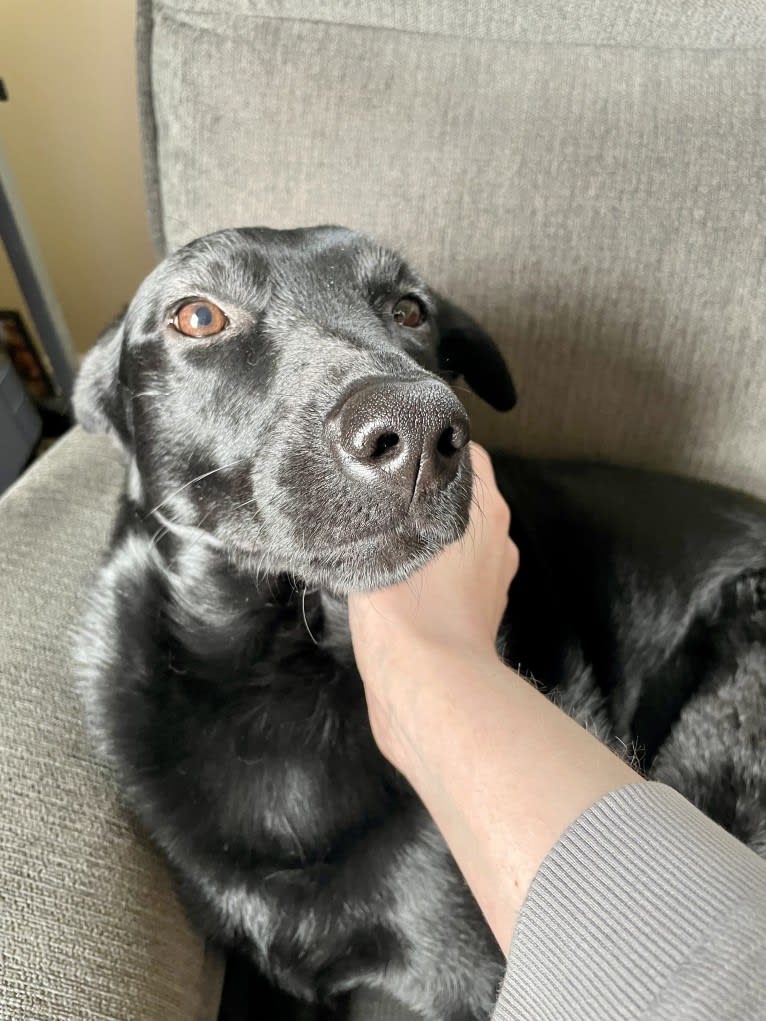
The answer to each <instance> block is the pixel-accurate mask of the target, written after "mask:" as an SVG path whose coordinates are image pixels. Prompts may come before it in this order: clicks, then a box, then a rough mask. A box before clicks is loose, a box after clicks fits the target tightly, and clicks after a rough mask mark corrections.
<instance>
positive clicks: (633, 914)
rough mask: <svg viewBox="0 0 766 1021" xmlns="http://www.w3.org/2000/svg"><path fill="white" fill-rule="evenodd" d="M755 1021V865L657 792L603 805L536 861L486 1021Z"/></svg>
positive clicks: (761, 960)
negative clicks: (497, 993) (489, 1020)
mask: <svg viewBox="0 0 766 1021" xmlns="http://www.w3.org/2000/svg"><path fill="white" fill-rule="evenodd" d="M632 1018H643V1019H646V1021H671V1019H673V1021H679V1019H686V1018H688V1019H689V1021H691V1019H692V1018H693V1019H694V1021H708V1019H710V1021H729V1019H731V1021H734V1019H737V1021H751V1019H753V1018H759V1019H766V862H764V861H763V860H762V859H761V858H759V857H758V856H757V855H755V854H754V853H753V852H752V851H750V850H748V848H746V847H745V846H744V845H742V844H740V843H739V842H738V841H737V840H735V839H734V838H733V837H731V836H729V834H728V833H726V832H725V831H724V830H722V829H721V828H720V827H719V826H716V825H715V824H714V823H712V822H710V820H709V819H707V818H706V817H705V816H704V815H702V814H701V813H700V812H698V811H697V809H696V808H694V807H693V806H692V805H690V804H689V802H688V801H686V800H685V799H684V798H682V797H681V796H680V795H679V794H677V793H676V792H675V791H673V790H671V788H669V787H666V786H664V785H663V784H656V783H645V784H633V785H631V786H629V787H624V788H622V790H619V791H614V792H613V793H611V794H608V795H607V796H606V797H605V798H602V800H601V801H598V802H597V803H596V804H595V805H593V806H592V807H591V808H589V809H588V811H587V812H585V813H584V814H583V815H582V816H580V818H579V819H578V820H577V821H576V822H575V823H574V824H573V825H572V826H571V827H570V828H569V829H568V830H567V832H566V833H565V834H564V835H563V837H562V838H561V840H559V842H558V843H557V844H556V846H555V847H554V848H553V849H552V850H551V852H550V854H549V855H548V856H547V858H546V859H545V861H544V862H543V864H542V866H541V868H540V870H539V872H538V874H537V876H536V877H535V879H534V882H533V883H532V886H531V888H530V890H529V893H528V895H527V899H526V901H525V903H524V906H523V908H522V911H521V913H520V915H519V918H518V921H517V924H516V930H515V933H514V937H513V944H512V946H511V953H510V957H509V960H508V967H507V970H506V974H505V979H504V982H503V985H502V988H501V991H500V997H499V1000H498V1003H497V1006H496V1008H495V1013H494V1015H493V1021H554V1019H555V1021H586V1019H587V1021H630V1019H632Z"/></svg>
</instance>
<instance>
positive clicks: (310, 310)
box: [75, 227, 515, 592]
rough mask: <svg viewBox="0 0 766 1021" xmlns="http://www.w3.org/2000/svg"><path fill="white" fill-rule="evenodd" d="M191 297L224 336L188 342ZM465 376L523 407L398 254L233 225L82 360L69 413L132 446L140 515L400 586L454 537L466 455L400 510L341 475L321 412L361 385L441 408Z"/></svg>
mask: <svg viewBox="0 0 766 1021" xmlns="http://www.w3.org/2000/svg"><path fill="white" fill-rule="evenodd" d="M404 298H407V299H408V300H411V301H412V302H415V304H416V305H417V307H418V308H420V309H421V310H422V322H419V323H417V325H416V327H415V328H411V329H408V328H403V326H402V325H401V323H400V322H399V321H397V319H396V318H395V316H394V314H393V313H394V309H395V308H396V307H397V302H400V301H401V300H402V299H404ZM195 300H196V301H201V302H207V303H209V304H210V305H212V306H214V307H215V308H216V309H218V310H219V311H220V312H221V313H222V317H223V318H222V321H225V328H223V329H222V330H220V331H219V332H218V333H216V334H214V335H211V336H208V337H196V336H195V337H189V336H185V335H184V334H183V333H181V332H179V330H178V328H177V316H178V310H179V309H180V308H182V307H185V306H187V305H188V304H189V303H190V302H192V301H195ZM203 313H204V316H207V317H208V318H209V315H210V313H209V311H208V310H207V308H206V309H203ZM458 375H463V376H464V377H465V379H466V381H467V382H468V383H469V384H470V385H471V386H472V387H473V388H474V390H476V392H477V393H478V394H479V395H480V396H482V397H484V398H485V399H487V400H488V401H489V402H490V403H492V404H493V405H494V406H495V407H498V408H500V409H506V408H509V407H511V406H512V404H513V403H514V400H515V395H514V391H513V384H512V382H511V379H510V376H509V374H508V370H507V368H506V366H505V363H504V362H503V359H502V357H501V356H500V353H499V351H498V350H497V348H496V347H495V345H494V344H493V342H492V341H491V339H490V338H489V337H488V336H487V334H486V333H485V332H484V331H483V330H482V329H481V328H480V327H479V326H478V325H477V324H476V323H475V322H474V321H473V320H472V319H471V318H470V317H469V316H468V315H466V313H464V312H462V311H461V310H459V309H457V308H455V307H454V306H453V305H451V304H450V303H449V302H447V301H445V300H444V299H443V298H441V297H440V296H439V295H438V294H437V293H436V292H434V291H433V290H432V289H431V288H429V287H428V286H427V285H426V284H425V282H424V281H423V280H422V279H421V277H420V276H419V275H418V274H417V273H416V272H415V271H413V270H412V269H411V268H410V267H409V266H408V265H407V263H406V262H405V261H404V260H403V259H401V258H400V257H399V256H398V255H397V254H396V253H394V252H392V251H390V250H389V249H386V248H383V247H381V246H380V245H378V244H377V243H375V242H374V241H372V240H371V239H369V238H367V237H365V236H364V235H360V234H357V233H354V232H352V231H349V230H345V229H343V228H338V227H317V228H310V229H301V230H290V231H272V230H267V229H255V228H253V229H239V230H225V231H220V232H218V233H216V234H211V235H208V236H207V237H203V238H200V239H198V240H196V241H193V242H192V243H191V244H189V245H187V246H186V247H184V248H182V249H180V250H178V251H177V252H174V253H173V254H172V255H170V256H169V257H168V258H167V259H165V260H164V262H162V263H161V264H160V265H159V266H158V267H157V268H156V269H155V270H154V272H153V273H152V274H151V275H150V276H149V277H148V278H147V279H146V280H145V281H144V283H143V284H142V285H141V287H140V288H139V290H138V292H137V294H136V296H135V298H134V299H133V301H132V302H131V304H130V306H129V307H128V309H127V311H126V313H125V315H124V317H123V318H122V319H121V320H120V321H118V322H117V323H115V324H113V325H112V326H111V327H110V328H109V329H108V330H107V331H106V333H105V334H104V336H103V337H102V338H101V340H100V342H99V344H98V345H97V346H96V347H95V348H94V349H93V351H92V352H91V353H90V354H89V355H88V357H87V358H86V359H85V362H84V365H83V368H82V371H81V374H80V378H79V380H78V385H77V388H76V393H75V409H76V413H77V417H78V419H79V421H80V422H81V423H82V424H83V425H84V426H85V427H86V428H88V429H91V430H99V431H107V432H110V433H111V434H112V435H113V436H115V438H116V439H117V440H118V441H119V443H120V444H121V445H122V446H123V447H124V448H125V449H126V451H127V452H128V455H129V457H130V459H131V462H132V469H131V477H132V486H131V495H132V497H133V498H134V500H135V501H136V502H137V504H138V505H139V506H140V508H141V509H142V511H143V512H144V513H145V514H147V515H148V514H156V516H157V518H158V520H160V521H163V522H165V523H166V524H167V525H168V526H169V527H171V528H174V527H175V528H195V529H201V530H202V531H203V532H204V533H205V534H206V536H207V537H208V538H210V539H211V540H212V541H214V542H216V543H218V544H221V545H222V546H223V547H225V548H226V549H227V550H229V551H231V554H232V555H233V556H234V557H236V558H238V559H239V560H240V561H241V562H242V563H243V564H247V565H251V566H253V567H255V568H257V569H258V570H262V571H264V572H266V573H273V572H287V573H290V574H292V575H294V576H296V577H299V578H301V579H302V580H303V581H305V582H306V583H308V584H320V585H323V586H325V587H328V588H331V589H334V590H336V591H339V592H344V591H348V590H350V589H354V588H368V587H374V586H378V585H382V584H388V583H391V582H393V581H395V580H398V579H401V578H403V577H405V576H407V575H408V574H409V573H411V572H412V571H413V570H415V569H416V568H417V567H419V566H421V565H422V564H423V563H425V561H426V560H427V559H428V558H430V557H431V556H432V555H433V554H434V553H435V552H437V551H438V550H439V549H440V548H441V547H443V546H444V545H445V544H446V543H448V542H450V541H452V540H454V539H455V538H457V537H459V536H460V535H461V534H462V531H463V530H464V528H465V526H466V522H467V518H468V508H469V502H470V494H471V471H470V463H469V458H468V451H467V448H465V449H464V450H460V451H458V452H456V453H455V460H456V464H457V468H456V470H455V474H454V478H451V479H450V480H449V481H448V482H447V483H445V484H444V485H442V486H440V487H436V486H434V487H431V489H429V490H428V492H427V493H424V495H423V497H422V499H419V500H418V501H414V500H411V501H410V503H409V504H407V506H405V505H404V503H403V501H402V500H401V499H400V498H399V495H398V494H397V493H396V492H395V491H394V490H393V489H392V490H391V491H390V492H385V493H382V492H381V491H380V489H375V488H374V487H373V488H370V487H369V486H368V485H367V484H366V483H365V482H364V480H361V479H360V478H358V477H356V476H355V475H354V473H353V472H345V471H342V470H339V468H338V463H337V457H335V458H334V457H333V456H332V453H331V451H330V450H329V448H328V443H327V440H326V422H327V419H328V416H329V415H331V413H332V409H333V408H335V407H336V406H337V405H338V402H339V401H342V400H343V399H344V395H346V394H348V393H349V392H351V391H353V389H354V388H355V387H358V386H359V385H362V384H364V383H365V381H370V380H371V381H382V383H385V382H387V381H404V383H405V384H406V385H409V384H411V383H417V382H421V383H425V382H429V384H430V387H431V388H430V390H429V391H428V392H429V393H435V394H436V395H437V397H438V396H439V393H440V392H441V388H444V391H445V393H447V392H448V388H447V386H446V383H444V382H443V380H444V379H445V378H447V379H454V378H456V377H457V376H458ZM424 392H425V391H424ZM444 399H445V400H446V399H447V398H446V397H445V398H444ZM449 399H450V400H453V401H454V398H453V397H452V396H450V398H449ZM458 461H459V463H458Z"/></svg>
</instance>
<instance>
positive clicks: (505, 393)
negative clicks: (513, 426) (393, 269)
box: [436, 296, 516, 411]
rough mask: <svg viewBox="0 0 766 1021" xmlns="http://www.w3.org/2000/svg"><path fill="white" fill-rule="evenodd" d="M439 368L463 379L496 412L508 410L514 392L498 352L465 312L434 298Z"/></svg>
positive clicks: (486, 335) (488, 337) (487, 336)
mask: <svg viewBox="0 0 766 1021" xmlns="http://www.w3.org/2000/svg"><path fill="white" fill-rule="evenodd" d="M436 326H437V329H438V331H439V352H438V357H439V368H440V370H441V371H442V372H444V373H445V375H448V376H449V375H451V376H463V378H464V379H465V381H466V383H468V385H469V386H470V387H471V389H472V390H474V391H475V392H476V393H477V394H478V395H479V397H481V398H482V399H483V400H485V401H487V403H488V404H491V405H492V407H493V408H496V409H497V410H498V411H510V410H511V408H512V407H513V406H514V404H515V403H516V389H515V387H514V385H513V380H512V379H511V374H510V372H509V371H508V366H507V365H506V364H505V361H504V359H503V356H502V355H501V354H500V350H499V348H498V346H497V344H495V342H494V341H493V340H492V338H491V337H490V336H489V334H488V333H486V332H485V331H484V330H483V329H482V328H481V326H479V324H478V323H477V322H476V321H475V320H473V319H472V318H471V317H470V316H469V315H468V314H467V313H466V312H463V310H462V309H460V308H458V307H457V306H456V305H453V304H452V302H450V301H447V300H446V298H442V297H441V296H437V312H436Z"/></svg>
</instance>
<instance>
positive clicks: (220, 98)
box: [144, 0, 766, 496]
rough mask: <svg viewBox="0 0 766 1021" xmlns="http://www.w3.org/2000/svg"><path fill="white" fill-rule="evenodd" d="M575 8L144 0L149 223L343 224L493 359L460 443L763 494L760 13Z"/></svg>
mask: <svg viewBox="0 0 766 1021" xmlns="http://www.w3.org/2000/svg"><path fill="white" fill-rule="evenodd" d="M590 6H591V5H587V4H584V5H583V4H579V5H578V4H575V3H571V4H562V3H559V4H554V5H543V4H531V3H527V4H522V5H510V4H505V5H499V4H494V3H484V4H474V3H468V2H467V0H466V2H465V3H457V2H455V0H453V2H449V3H448V2H444V3H436V2H430V3H424V4H414V5H407V11H408V12H410V14H409V15H406V14H405V9H404V5H403V4H393V5H382V4H380V5H376V4H371V3H362V2H359V3H355V4H349V5H346V4H340V3H335V2H331V0H326V2H325V3H323V4H320V5H317V6H316V7H315V6H314V5H305V4H304V5H300V4H298V2H297V0H295V2H293V3H290V4H287V5H284V6H283V5H281V4H280V5H279V12H280V13H279V16H276V15H277V6H276V5H275V4H274V3H270V2H268V0H250V2H246V0H237V2H236V3H231V4H226V5H221V4H212V3H209V2H207V0H205V2H202V0H193V2H190V0H177V2H176V0H161V2H159V0H158V2H156V3H155V4H154V5H153V9H152V12H151V19H152V20H151V27H152V31H151V33H149V34H147V36H146V37H145V38H144V55H145V58H146V60H147V61H148V62H149V64H150V74H148V75H147V77H146V79H145V81H144V86H145V88H144V107H145V109H146V108H147V107H150V108H151V112H152V117H151V118H150V120H149V122H148V123H149V124H150V126H151V136H150V141H151V142H155V141H156V146H155V145H154V144H150V145H148V146H147V148H148V149H150V150H151V157H150V162H149V166H150V168H153V169H152V173H153V175H154V176H153V180H154V181H155V184H156V186H157V187H156V188H155V189H154V201H153V208H154V213H155V218H156V219H157V220H158V221H159V222H160V224H161V232H160V234H161V236H162V238H163V239H164V245H165V247H167V248H173V247H175V246H177V245H178V244H180V243H182V242H184V241H186V240H188V239H189V238H191V237H193V236H194V235H197V234H200V233H203V232H206V231H209V230H214V229H216V228H219V227H223V226H232V225H244V224H265V225H268V226H280V227H289V226H297V225H307V224H315V223H321V222H336V223H343V224H346V225H348V226H351V227H355V228H358V229H361V230H365V231H368V232H370V233H372V234H374V235H376V236H378V237H379V238H381V239H382V240H384V241H386V242H388V243H391V244H393V245H395V246H396V247H399V248H401V249H402V250H403V251H404V252H405V253H406V254H408V255H409V256H410V257H411V258H412V260H413V261H414V262H415V264H416V265H417V266H418V267H419V268H420V269H421V270H422V271H423V272H424V273H425V275H426V277H427V278H428V279H429V280H431V281H432V282H433V283H434V284H435V285H437V286H439V287H440V288H441V289H442V290H443V291H444V292H445V293H447V294H449V295H450V296H451V297H452V298H453V299H454V300H456V301H457V302H458V303H461V304H462V305H464V306H465V307H466V308H467V309H468V310H469V311H471V312H472V313H474V314H475V315H476V316H477V317H478V319H479V320H480V321H481V322H482V323H483V324H484V325H485V326H486V327H488V328H489V330H490V331H491V332H492V333H493V334H494V336H495V338H496V339H497V340H498V341H499V343H500V344H501V345H502V347H503V349H504V351H505V352H506V354H507V357H508V360H509V363H510V365H511V367H512V369H513V371H514V374H515V378H516V381H517V383H518V390H519V395H520V403H519V406H518V408H517V409H516V410H515V411H514V412H512V413H511V414H510V415H509V416H500V415H496V414H494V413H492V412H490V411H489V410H488V409H486V408H484V407H481V406H479V405H478V402H472V404H471V410H472V413H473V417H474V423H475V434H476V435H477V437H478V438H480V439H482V440H483V441H485V442H488V443H491V444H494V445H497V446H505V447H510V448H513V449H516V450H520V451H524V452H527V453H534V454H546V455H562V456H569V455H573V456H586V457H598V458H605V459H608V460H613V461H618V462H623V463H633V464H639V465H643V466H648V467H655V468H660V469H667V470H674V471H678V472H681V473H685V474H691V475H694V476H700V477H705V478H709V479H712V480H715V481H719V482H723V483H726V484H729V485H732V486H735V487H739V488H744V489H747V490H750V491H753V492H755V493H758V494H760V495H762V496H763V495H766V456H765V452H764V435H766V344H764V342H763V323H764V322H766V286H764V283H765V282H766V281H764V271H763V267H764V265H766V262H764V257H763V255H764V249H763V238H764V236H766V198H765V192H764V184H763V182H764V181H765V180H766V64H765V62H764V52H763V49H762V48H760V47H761V45H762V42H763V37H764V36H763V28H764V19H766V11H765V10H764V7H763V5H762V4H753V3H749V4H746V3H740V4H731V5H722V4H716V3H713V4H705V5H689V4H684V5H675V8H673V5H668V4H651V3H638V2H635V3H625V4H617V3H609V4H608V3H599V4H596V5H594V8H597V9H598V11H599V12H601V14H602V15H603V17H601V18H598V17H597V15H596V14H593V15H592V16H591V14H589V13H588V10H589V9H590ZM500 7H502V8H503V10H504V11H505V14H503V15H502V16H501V15H500V13H499V8H500ZM517 7H521V8H523V9H524V10H532V9H533V8H534V9H535V10H536V11H537V22H540V24H541V25H542V27H540V28H539V30H535V32H532V31H531V28H530V30H529V31H528V32H527V34H526V35H523V33H521V29H520V27H519V26H520V24H521V22H520V21H519V19H518V18H516V15H515V14H512V12H513V11H515V10H516V8H517ZM671 8H673V10H675V11H676V13H675V14H674V13H672V11H671ZM607 9H608V10H609V11H610V12H611V13H610V16H609V17H606V14H605V12H606V11H607ZM343 11H345V12H346V14H345V16H344V15H343V14H342V12H343ZM413 11H414V12H415V13H413ZM339 12H341V13H339ZM384 12H385V13H384ZM578 12H579V13H578ZM565 14H566V15H567V17H566V18H565ZM272 15H273V16H272ZM570 15H571V17H569V16H570ZM335 16H338V17H343V18H344V21H346V23H344V24H333V23H331V22H330V21H329V20H321V19H322V18H328V19H329V18H331V17H335ZM313 17H316V18H317V19H318V20H308V19H311V18H313ZM509 19H511V21H513V23H514V25H515V26H516V27H515V28H514V27H513V25H511V23H510V21H509ZM565 20H566V21H567V23H568V24H569V25H570V28H569V29H568V30H567V31H566V32H564V31H563V28H562V26H563V22H564V21H565ZM533 21H534V19H532V21H530V22H529V24H530V25H531V24H532V23H533ZM357 22H361V23H357ZM517 22H518V24H517ZM381 23H383V24H384V25H390V26H391V27H377V26H379V25H380V24H381ZM543 23H544V25H543ZM495 24H497V25H498V26H499V27H498V31H497V33H495V34H493V33H492V31H491V28H492V26H493V25H495ZM477 25H478V26H479V27H478V28H477V27H476V26H477ZM557 25H558V26H559V27H560V28H562V33H561V40H562V41H560V42H555V41H554V40H553V38H552V37H551V33H552V32H554V29H556V26H557ZM418 26H421V27H422V28H423V31H420V32H418V31H414V30H412V29H413V28H417V27H418ZM472 26H473V28H472ZM502 26H505V28H503V27H502ZM472 31H473V32H475V34H476V35H484V36H486V38H473V37H470V38H465V37H462V38H461V37H460V36H459V35H458V33H460V32H465V33H469V34H470V33H471V32H472ZM573 33H574V34H573ZM504 35H505V36H508V37H509V38H510V39H511V41H508V40H507V39H505V38H503V36H504ZM530 39H531V41H529V40H530ZM635 40H638V41H639V43H640V45H639V44H638V43H636V42H635ZM684 40H688V41H687V42H686V43H685V42H684ZM147 88H149V89H151V92H150V95H149V98H148V99H147V97H146V89H147Z"/></svg>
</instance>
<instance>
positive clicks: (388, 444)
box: [370, 432, 399, 461]
mask: <svg viewBox="0 0 766 1021" xmlns="http://www.w3.org/2000/svg"><path fill="white" fill-rule="evenodd" d="M398 444H399V435H398V433H393V432H391V433H383V434H382V435H381V436H378V438H377V440H376V441H375V446H374V447H373V448H372V453H371V454H370V457H371V459H372V460H373V461H377V460H378V459H379V458H381V457H383V455H384V454H386V453H387V452H388V451H389V450H391V449H392V448H393V447H396V446H398Z"/></svg>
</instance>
